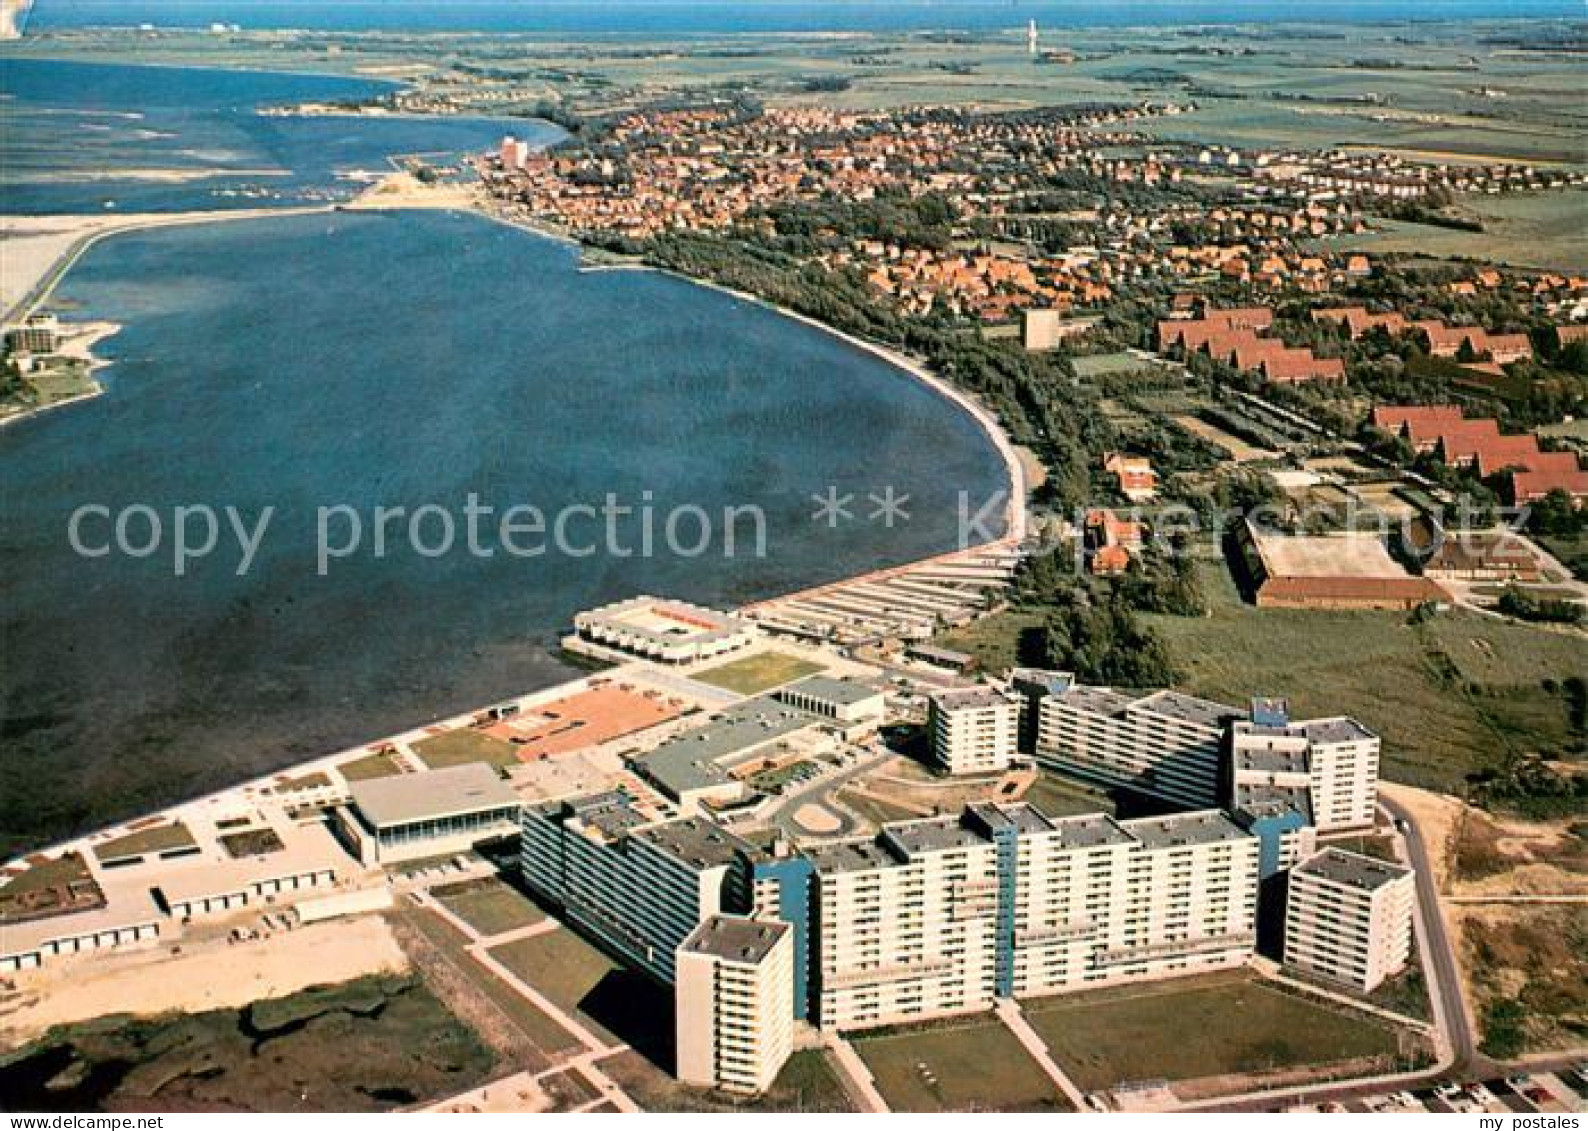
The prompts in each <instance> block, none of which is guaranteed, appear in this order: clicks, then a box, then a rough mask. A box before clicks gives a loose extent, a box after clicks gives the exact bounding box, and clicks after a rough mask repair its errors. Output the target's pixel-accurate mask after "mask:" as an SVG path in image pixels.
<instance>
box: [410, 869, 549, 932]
mask: <svg viewBox="0 0 1588 1131" xmlns="http://www.w3.org/2000/svg"><path fill="white" fill-rule="evenodd" d="M430 894H431V895H433V896H435V897H436V898H437V899H439V900H440V901H441V903H442V904H443V906H445V907H446V909H447V910H448V911H450V912H452V913H453V914H454V915H456V916H457V917H458V918H460V919H462V920H463V921H464V922H465V923H467V924H468V925H469V926H471V927H473V928H474V929H475V930H476V931H478V932H480V934H481V935H484V936H485V937H487V938H489V937H490V936H492V935H501V934H506V933H507V932H508V931H516V930H518V929H519V928H520V927H528V926H530V925H532V924H535V923H539V922H542V921H543V920H544V919H545V918H546V915H545V913H544V912H542V911H541V909H540V908H538V907H536V906H535V905H534V904H533V903H532V902H530V900H529V899H528V898H527V897H526V896H524V895H523V894H521V893H520V892H517V891H515V890H514V889H512V888H510V887H508V886H507V885H506V884H504V883H502V881H500V880H494V879H493V880H485V881H483V882H481V881H478V880H470V881H466V882H464V883H461V884H449V885H447V886H444V887H438V888H432V889H431V892H430Z"/></svg>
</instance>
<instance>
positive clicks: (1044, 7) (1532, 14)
mask: <svg viewBox="0 0 1588 1131" xmlns="http://www.w3.org/2000/svg"><path fill="white" fill-rule="evenodd" d="M1503 18H1530V19H1531V18H1554V19H1582V18H1583V7H1582V4H1581V3H1580V2H1578V0H1322V2H1321V3H1320V2H1319V0H1109V2H1108V3H1103V4H1098V3H1089V2H1084V0H814V2H812V0H692V2H688V3H683V2H680V0H496V2H494V3H493V2H483V3H482V2H480V0H335V2H330V3H327V2H326V0H285V2H284V0H35V11H34V12H33V14H32V16H31V19H32V20H33V21H35V25H34V26H36V27H37V28H39V29H41V30H43V29H45V28H52V27H85V26H93V25H110V26H135V25H137V24H141V23H153V24H156V25H158V26H162V27H208V26H209V25H211V24H214V23H224V24H237V25H239V26H240V27H242V28H244V29H259V28H305V29H316V30H335V31H352V30H414V31H493V32H526V33H544V34H574V35H613V34H618V35H625V34H626V35H652V34H658V33H665V34H670V35H689V34H700V35H709V34H714V33H724V32H820V31H861V32H865V31H878V32H882V31H935V30H964V31H984V30H989V29H998V28H1009V27H1019V26H1023V25H1024V24H1025V22H1026V21H1027V20H1028V19H1035V20H1037V21H1039V22H1040V23H1041V24H1043V25H1044V26H1047V27H1171V26H1175V25H1184V24H1229V23H1275V22H1281V21H1294V22H1300V23H1342V22H1343V23H1374V22H1380V21H1402V20H1425V21H1433V20H1476V19H1503Z"/></svg>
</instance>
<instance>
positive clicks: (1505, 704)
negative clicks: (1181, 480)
mask: <svg viewBox="0 0 1588 1131" xmlns="http://www.w3.org/2000/svg"><path fill="white" fill-rule="evenodd" d="M1202 586H1203V591H1204V592H1205V593H1206V594H1207V597H1208V601H1209V604H1210V605H1211V606H1212V610H1213V615H1212V616H1210V617H1168V616H1147V617H1145V618H1144V619H1145V620H1146V621H1148V622H1149V623H1150V624H1151V625H1152V627H1153V628H1154V629H1156V630H1157V631H1158V632H1159V633H1160V634H1162V636H1163V637H1164V639H1165V640H1166V641H1167V642H1168V644H1169V646H1170V649H1171V652H1172V653H1173V656H1174V659H1175V663H1176V665H1177V666H1178V667H1179V668H1180V670H1181V672H1182V674H1183V677H1184V678H1183V680H1182V683H1183V686H1184V689H1185V690H1187V691H1191V692H1193V693H1195V694H1199V695H1205V696H1208V697H1210V698H1213V699H1219V700H1222V701H1224V702H1227V703H1232V704H1236V705H1239V704H1242V703H1245V702H1246V701H1247V699H1248V698H1249V697H1250V696H1252V695H1257V694H1273V695H1284V696H1287V697H1288V698H1289V699H1290V702H1291V707H1292V710H1293V712H1294V713H1295V714H1297V715H1298V716H1300V717H1303V718H1305V717H1310V716H1317V715H1331V714H1350V715H1353V716H1355V717H1356V718H1358V719H1360V720H1361V721H1362V722H1363V723H1365V724H1367V725H1368V726H1369V727H1372V728H1373V729H1374V730H1376V731H1377V732H1378V733H1379V734H1380V735H1382V736H1383V739H1384V771H1385V776H1386V777H1388V778H1391V779H1393V780H1396V781H1403V782H1408V783H1410V784H1412V785H1417V786H1422V787H1425V788H1432V789H1439V790H1445V791H1459V789H1460V787H1461V785H1462V782H1463V779H1464V778H1465V777H1466V776H1467V775H1468V774H1469V773H1471V772H1473V771H1474V770H1477V769H1480V768H1482V767H1485V766H1493V765H1497V764H1499V763H1501V762H1502V761H1503V760H1504V758H1505V756H1506V755H1507V754H1508V753H1513V752H1531V751H1533V750H1538V749H1554V748H1556V747H1558V746H1559V744H1560V743H1561V742H1562V741H1563V740H1564V738H1563V736H1564V732H1565V728H1566V726H1567V717H1566V711H1565V704H1564V701H1563V700H1561V699H1560V698H1559V697H1558V696H1556V695H1553V694H1550V693H1547V692H1545V691H1544V690H1543V688H1542V681H1543V680H1544V679H1545V678H1547V677H1548V678H1554V679H1557V680H1559V679H1563V678H1565V677H1566V676H1569V675H1571V674H1572V673H1573V672H1574V671H1575V670H1576V669H1577V667H1579V666H1580V655H1579V654H1578V652H1577V650H1578V649H1579V648H1580V644H1579V642H1577V641H1576V640H1574V639H1572V638H1570V637H1567V636H1565V635H1563V634H1560V633H1554V632H1547V631H1544V630H1541V629H1535V628H1528V627H1525V626H1520V625H1512V624H1507V623H1504V622H1500V621H1493V620H1490V619H1489V618H1483V617H1479V616H1477V615H1475V614H1468V613H1462V612H1459V611H1458V612H1452V613H1447V614H1441V615H1439V616H1436V617H1435V618H1433V619H1432V620H1431V621H1429V622H1427V623H1426V624H1423V625H1418V626H1414V625H1411V624H1409V623H1408V618H1407V617H1405V616H1403V615H1401V614H1399V613H1388V612H1384V613H1379V612H1333V611H1326V610H1320V611H1315V610H1310V609H1258V608H1255V607H1253V606H1250V605H1245V604H1243V603H1241V601H1240V598H1239V596H1238V594H1237V593H1236V591H1235V586H1234V583H1233V582H1232V581H1231V580H1230V577H1229V573H1228V571H1227V570H1226V569H1225V568H1224V567H1223V566H1222V565H1221V564H1218V563H1207V564H1204V566H1203V567H1202ZM1279 649H1282V650H1283V653H1284V662H1283V664H1276V663H1275V655H1276V650H1279Z"/></svg>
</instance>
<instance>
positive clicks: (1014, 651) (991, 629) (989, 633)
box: [932, 609, 1047, 672]
mask: <svg viewBox="0 0 1588 1131" xmlns="http://www.w3.org/2000/svg"><path fill="white" fill-rule="evenodd" d="M1046 619H1047V618H1046V617H1045V616H1044V615H1043V614H1042V613H1032V612H1022V611H1020V610H1017V609H1011V610H1009V611H1007V612H1002V613H995V614H993V615H992V616H990V617H983V618H982V619H980V620H977V621H973V622H971V623H970V624H967V625H964V626H963V627H960V628H955V629H951V630H949V631H948V632H945V633H942V634H941V635H939V636H937V637H935V638H934V639H933V640H932V643H933V644H936V645H938V646H939V647H941V648H949V649H952V650H953V651H955V652H966V653H968V654H970V655H972V656H975V657H976V662H977V663H978V664H979V665H980V666H981V668H982V670H983V671H990V672H1001V671H1004V670H1005V669H1007V668H1012V667H1016V666H1017V665H1019V664H1020V663H1022V662H1023V661H1022V658H1021V655H1020V641H1021V637H1022V636H1023V635H1024V634H1025V633H1028V632H1039V631H1040V630H1041V629H1042V626H1043V624H1044V623H1046Z"/></svg>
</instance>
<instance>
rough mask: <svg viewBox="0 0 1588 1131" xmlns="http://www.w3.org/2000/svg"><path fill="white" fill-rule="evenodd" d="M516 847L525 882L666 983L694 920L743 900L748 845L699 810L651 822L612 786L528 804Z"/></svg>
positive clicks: (737, 906) (742, 906) (740, 905)
mask: <svg viewBox="0 0 1588 1131" xmlns="http://www.w3.org/2000/svg"><path fill="white" fill-rule="evenodd" d="M520 846H521V849H520V870H521V873H522V876H523V879H524V882H525V883H526V884H527V885H528V886H529V887H530V888H531V889H532V890H534V891H535V892H536V893H538V894H539V895H541V896H543V897H545V898H546V899H548V900H550V901H552V902H553V903H555V904H557V905H558V906H560V907H561V908H562V909H563V911H564V912H565V914H566V915H567V917H568V918H569V920H570V921H572V922H573V923H575V924H576V925H578V926H580V927H582V928H583V929H585V930H586V931H588V932H589V933H591V934H592V935H594V936H595V937H596V938H597V939H598V940H600V941H601V942H603V943H605V944H606V946H607V948H608V949H609V950H612V951H613V952H614V953H616V954H619V955H621V956H622V957H624V958H626V959H627V960H628V961H630V962H631V963H633V964H634V965H635V966H637V967H639V968H640V969H641V970H644V971H646V972H647V973H649V974H651V975H652V976H653V977H655V978H656V979H658V980H659V981H662V982H665V983H668V984H671V983H672V981H673V962H674V955H675V954H676V952H677V950H678V947H679V944H681V943H682V942H683V941H684V939H686V938H687V937H688V936H689V934H690V932H692V931H693V930H694V929H695V928H696V927H697V926H698V925H699V924H700V922H701V921H702V920H703V919H705V918H706V917H707V916H710V915H715V914H717V913H719V912H724V911H744V910H748V908H749V900H750V896H749V879H748V866H749V862H750V861H751V860H752V859H753V858H754V857H755V856H756V855H757V853H756V850H755V849H754V848H753V847H752V846H751V845H749V844H748V843H746V842H745V841H742V840H740V839H739V838H738V837H736V836H734V835H733V834H732V833H729V832H727V831H726V830H724V829H722V828H720V827H719V826H717V825H716V824H715V823H714V822H712V821H709V820H706V819H704V818H701V817H686V818H683V819H681V820H676V821H662V822H655V823H651V822H649V821H648V820H647V818H646V816H645V815H643V814H642V813H641V812H640V811H639V810H638V809H637V808H636V807H635V805H634V803H633V801H632V800H631V799H630V798H629V797H628V795H627V794H625V793H623V792H621V791H612V792H609V793H602V794H597V795H594V796H589V797H579V798H572V799H569V800H565V801H553V802H547V803H545V804H542V805H532V806H529V807H528V808H526V809H525V810H524V820H523V836H522V840H521V841H520Z"/></svg>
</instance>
